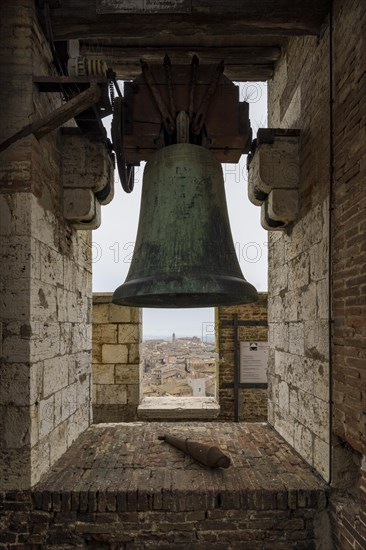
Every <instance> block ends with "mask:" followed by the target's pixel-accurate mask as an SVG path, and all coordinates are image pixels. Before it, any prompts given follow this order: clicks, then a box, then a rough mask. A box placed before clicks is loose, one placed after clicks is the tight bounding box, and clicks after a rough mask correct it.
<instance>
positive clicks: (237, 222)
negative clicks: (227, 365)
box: [93, 82, 268, 338]
mask: <svg viewBox="0 0 366 550" xmlns="http://www.w3.org/2000/svg"><path fill="white" fill-rule="evenodd" d="M240 97H241V100H245V99H246V100H247V101H248V102H249V115H250V121H251V126H252V129H253V135H254V136H255V135H256V131H257V129H258V128H263V127H266V126H267V87H266V84H265V83H263V82H260V83H242V84H240ZM109 124H110V121H109ZM106 125H107V123H106ZM222 168H223V173H224V180H225V190H226V199H227V205H228V210H229V218H230V224H231V231H232V235H233V240H234V243H235V247H236V253H237V255H238V258H239V262H240V267H241V269H242V272H243V275H244V277H245V278H246V280H247V281H248V282H250V283H251V284H253V285H254V286H255V287H256V288H257V290H258V291H265V290H267V239H268V237H267V232H266V231H265V230H264V229H262V227H261V225H260V208H258V207H257V206H254V205H252V204H251V203H250V202H249V199H248V195H247V172H246V155H243V156H242V157H241V160H240V163H239V164H237V165H235V164H223V165H222ZM136 170H137V172H136V176H135V188H134V190H133V192H132V193H130V194H127V193H125V192H124V191H122V188H121V185H120V182H119V180H118V173H117V170H116V173H115V177H116V181H115V196H114V199H113V200H112V202H111V203H110V204H109V205H107V206H102V224H101V226H100V228H99V229H97V230H95V231H93V291H94V292H113V291H114V290H115V289H116V287H117V286H119V285H121V284H122V283H123V282H124V280H125V278H126V275H127V272H128V269H129V266H130V261H131V256H132V252H133V246H134V242H135V238H136V232H137V224H138V217H139V212H140V200H141V186H142V173H143V167H142V166H141V167H140V168H137V169H136ZM213 322H214V309H213V308H202V309H151V308H145V309H144V311H143V331H144V337H145V338H146V337H155V336H161V337H168V336H170V335H171V334H172V332H175V334H176V336H177V337H180V336H199V337H204V338H205V336H206V335H208V334H210V333H213Z"/></svg>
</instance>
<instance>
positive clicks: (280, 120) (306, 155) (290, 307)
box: [268, 30, 330, 478]
mask: <svg viewBox="0 0 366 550" xmlns="http://www.w3.org/2000/svg"><path fill="white" fill-rule="evenodd" d="M328 41H329V33H328V30H325V32H324V34H323V36H322V37H321V38H320V39H319V38H317V37H304V38H292V39H289V40H288V42H287V45H285V47H284V49H283V53H282V56H281V59H280V60H279V62H278V65H277V67H276V73H275V76H274V78H273V80H272V81H271V82H270V83H269V126H270V127H274V128H298V129H300V130H301V138H300V209H301V210H300V215H299V218H298V221H297V222H295V223H294V224H293V226H292V227H291V228H290V230H287V231H286V232H270V233H269V290H268V296H269V298H268V320H269V341H270V358H269V410H268V415H269V422H270V423H271V424H272V425H273V426H274V427H275V428H276V429H277V430H278V431H279V433H280V434H281V435H282V436H283V437H284V438H285V439H286V440H287V441H288V442H289V443H290V444H291V445H293V446H294V448H295V449H296V450H297V451H298V452H299V453H300V454H301V455H302V456H303V457H304V458H305V460H307V461H308V462H309V463H310V464H311V465H312V466H314V467H315V468H316V470H317V471H318V472H319V473H321V475H322V476H323V477H324V478H328V477H329V429H330V427H329V355H328V347H329V344H328V342H329V329H328V326H329V324H328V240H329V239H328V233H329V226H328V218H329V199H328V194H329V158H330V152H329V107H328V105H329V51H328ZM284 177H286V174H284Z"/></svg>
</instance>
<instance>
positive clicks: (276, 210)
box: [247, 128, 300, 231]
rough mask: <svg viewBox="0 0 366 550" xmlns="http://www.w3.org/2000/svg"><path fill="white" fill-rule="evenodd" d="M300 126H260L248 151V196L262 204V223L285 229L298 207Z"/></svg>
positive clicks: (265, 226)
mask: <svg viewBox="0 0 366 550" xmlns="http://www.w3.org/2000/svg"><path fill="white" fill-rule="evenodd" d="M299 140H300V130H287V129H280V128H260V129H259V130H258V133H257V139H255V140H254V141H253V144H252V148H251V150H250V153H249V155H248V161H247V168H248V195H249V200H250V201H251V202H252V203H253V204H255V205H256V206H260V207H261V225H262V227H264V229H267V230H268V231H278V230H284V229H285V228H286V226H287V225H288V224H289V223H290V222H293V221H295V220H296V218H297V216H298V211H299V191H298V189H299V180H300V167H299Z"/></svg>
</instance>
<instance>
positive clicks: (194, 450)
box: [158, 434, 231, 468]
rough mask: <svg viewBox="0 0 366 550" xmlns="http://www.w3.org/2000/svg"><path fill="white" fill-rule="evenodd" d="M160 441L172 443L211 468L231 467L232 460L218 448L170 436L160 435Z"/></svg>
mask: <svg viewBox="0 0 366 550" xmlns="http://www.w3.org/2000/svg"><path fill="white" fill-rule="evenodd" d="M158 439H159V440H160V441H166V442H167V443H170V445H173V447H176V448H177V449H179V450H180V451H183V453H185V454H186V455H188V456H191V457H192V458H194V459H195V460H197V462H199V463H200V464H203V465H204V466H208V467H209V468H228V467H229V466H230V462H231V461H230V458H229V457H228V456H227V455H225V454H224V453H223V452H222V451H221V449H219V448H218V447H214V446H210V445H205V444H204V443H199V442H198V441H192V440H191V439H181V438H180V437H175V436H173V435H169V434H164V435H159V436H158Z"/></svg>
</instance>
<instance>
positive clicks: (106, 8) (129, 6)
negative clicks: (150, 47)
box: [96, 0, 192, 14]
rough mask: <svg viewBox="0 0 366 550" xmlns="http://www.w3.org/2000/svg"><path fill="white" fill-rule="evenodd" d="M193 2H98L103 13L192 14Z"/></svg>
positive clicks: (97, 0) (153, 0)
mask: <svg viewBox="0 0 366 550" xmlns="http://www.w3.org/2000/svg"><path fill="white" fill-rule="evenodd" d="M191 11H192V7H191V0H96V12H97V13H100V14H103V13H160V12H165V13H190V12H191Z"/></svg>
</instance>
